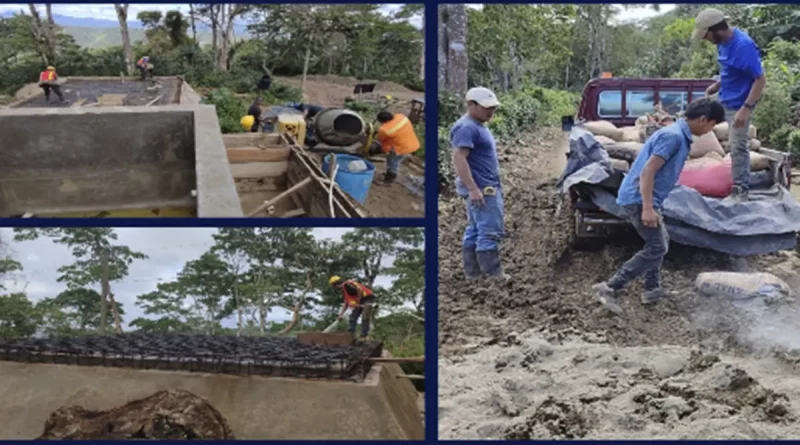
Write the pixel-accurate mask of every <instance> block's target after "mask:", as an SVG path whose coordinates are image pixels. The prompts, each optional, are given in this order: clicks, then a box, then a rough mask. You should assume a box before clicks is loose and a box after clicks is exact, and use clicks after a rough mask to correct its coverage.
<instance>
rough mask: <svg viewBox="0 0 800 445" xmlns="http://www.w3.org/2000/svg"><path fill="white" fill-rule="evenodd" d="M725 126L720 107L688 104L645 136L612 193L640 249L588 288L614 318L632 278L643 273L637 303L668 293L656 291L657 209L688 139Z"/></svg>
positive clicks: (664, 239) (661, 243)
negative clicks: (674, 118) (671, 121)
mask: <svg viewBox="0 0 800 445" xmlns="http://www.w3.org/2000/svg"><path fill="white" fill-rule="evenodd" d="M720 122H725V109H724V108H723V106H722V104H720V103H719V102H717V101H715V100H712V99H710V98H703V99H698V100H696V101H694V102H692V103H690V104H689V106H688V107H687V108H686V112H685V113H684V117H683V118H682V119H680V120H678V122H676V123H674V124H672V125H669V126H667V127H664V128H662V129H660V130H658V131H656V132H655V133H653V135H652V136H650V138H649V139H647V142H645V144H644V146H642V149H641V151H640V152H639V155H638V156H637V157H636V161H634V162H633V165H631V168H630V171H629V172H628V174H627V175H626V176H625V179H624V180H623V181H622V185H621V186H620V188H619V191H618V193H617V205H619V206H621V207H622V209H623V210H624V212H625V214H626V215H627V217H628V220H629V221H630V223H631V224H632V225H633V228H634V229H636V232H637V233H638V234H639V236H640V237H641V238H642V239H643V240H644V248H642V250H640V251H639V252H638V253H637V254H636V255H634V256H633V258H631V259H629V260H628V261H627V262H626V263H625V264H623V265H622V267H620V268H619V270H617V273H616V274H615V275H614V276H613V277H611V279H610V280H608V281H606V282H602V283H598V284H595V285H594V286H592V291H593V292H594V296H595V298H596V299H597V300H598V301H599V302H600V303H601V304H603V306H604V307H605V308H606V309H608V310H610V311H611V312H614V313H616V314H622V308H621V307H620V305H619V300H618V298H619V297H618V296H617V293H618V292H619V291H620V290H621V289H622V288H623V287H624V286H625V285H626V284H628V283H629V282H630V281H631V280H633V279H635V278H637V277H639V276H642V275H644V293H643V294H642V296H641V301H642V304H645V305H647V304H652V303H655V302H657V301H659V300H662V299H664V298H668V297H669V296H670V294H669V293H668V292H667V291H665V290H664V289H663V288H662V287H661V283H660V274H661V272H660V271H661V264H662V262H663V261H664V256H665V255H666V254H667V251H668V249H669V235H668V234H667V229H666V227H665V226H664V219H663V216H662V215H661V209H662V205H663V203H664V200H665V199H667V196H669V194H670V192H671V191H672V189H673V188H675V184H676V183H677V182H678V176H680V174H681V170H683V166H684V164H685V163H686V159H687V158H688V157H689V151H690V149H691V145H692V136H693V135H694V136H702V135H704V134H706V133H708V132H709V131H711V130H712V129H713V128H714V126H715V125H717V124H719V123H720Z"/></svg>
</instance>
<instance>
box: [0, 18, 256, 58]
mask: <svg viewBox="0 0 800 445" xmlns="http://www.w3.org/2000/svg"><path fill="white" fill-rule="evenodd" d="M13 15H14V14H13V13H11V12H3V13H0V17H4V18H7V17H11V16H13ZM53 20H54V21H55V22H56V24H57V25H58V26H60V27H62V28H63V29H64V31H65V32H66V33H68V34H70V35H71V36H72V37H73V38H74V39H75V42H76V43H77V44H78V45H80V46H84V47H87V48H93V49H97V48H107V47H109V46H114V45H122V35H121V34H120V32H119V23H118V22H117V21H116V20H106V19H95V18H86V17H70V16H66V15H59V14H54V15H53ZM196 26H197V40H199V41H200V43H201V44H210V43H211V30H210V29H209V28H208V26H205V25H204V24H202V23H197V24H196ZM128 31H129V32H130V35H131V41H133V42H136V41H140V40H144V39H145V35H144V27H143V26H142V23H141V22H140V21H138V20H128ZM189 32H191V31H189ZM234 33H235V35H236V36H237V37H242V36H245V35H247V31H246V25H245V24H238V25H236V26H234Z"/></svg>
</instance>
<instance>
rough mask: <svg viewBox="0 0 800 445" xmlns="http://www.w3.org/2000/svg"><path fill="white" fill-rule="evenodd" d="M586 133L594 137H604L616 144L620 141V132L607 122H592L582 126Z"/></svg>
mask: <svg viewBox="0 0 800 445" xmlns="http://www.w3.org/2000/svg"><path fill="white" fill-rule="evenodd" d="M583 127H584V128H586V131H588V132H589V133H592V134H593V135H595V136H605V137H607V138H611V139H613V140H615V141H617V142H619V141H621V140H622V131H621V130H620V129H619V128H617V127H615V126H614V124H612V123H611V122H608V121H592V122H586V123H585V124H583Z"/></svg>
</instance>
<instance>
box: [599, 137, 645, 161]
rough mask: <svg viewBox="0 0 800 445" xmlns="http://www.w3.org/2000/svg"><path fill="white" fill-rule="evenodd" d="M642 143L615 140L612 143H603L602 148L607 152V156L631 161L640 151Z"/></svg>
mask: <svg viewBox="0 0 800 445" xmlns="http://www.w3.org/2000/svg"><path fill="white" fill-rule="evenodd" d="M643 145H644V144H642V143H640V142H615V143H613V144H609V145H604V146H603V148H605V149H606V151H607V152H608V156H609V157H611V158H612V159H619V160H622V161H626V162H629V163H630V162H633V161H635V160H636V156H639V152H640V151H642V146H643Z"/></svg>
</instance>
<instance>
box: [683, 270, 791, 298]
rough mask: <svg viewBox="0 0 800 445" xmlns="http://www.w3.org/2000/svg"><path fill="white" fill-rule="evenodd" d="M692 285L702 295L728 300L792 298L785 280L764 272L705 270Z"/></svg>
mask: <svg viewBox="0 0 800 445" xmlns="http://www.w3.org/2000/svg"><path fill="white" fill-rule="evenodd" d="M694 285H695V289H697V291H698V292H700V293H701V294H702V295H706V296H709V297H723V298H727V299H729V300H747V299H751V298H763V299H765V300H767V301H768V302H775V301H780V300H789V299H791V298H792V290H791V288H790V287H789V285H787V284H786V282H784V281H783V280H781V279H780V278H778V277H776V276H775V275H772V274H770V273H764V272H750V273H743V272H705V273H701V274H700V275H698V276H697V280H695V283H694Z"/></svg>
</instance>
